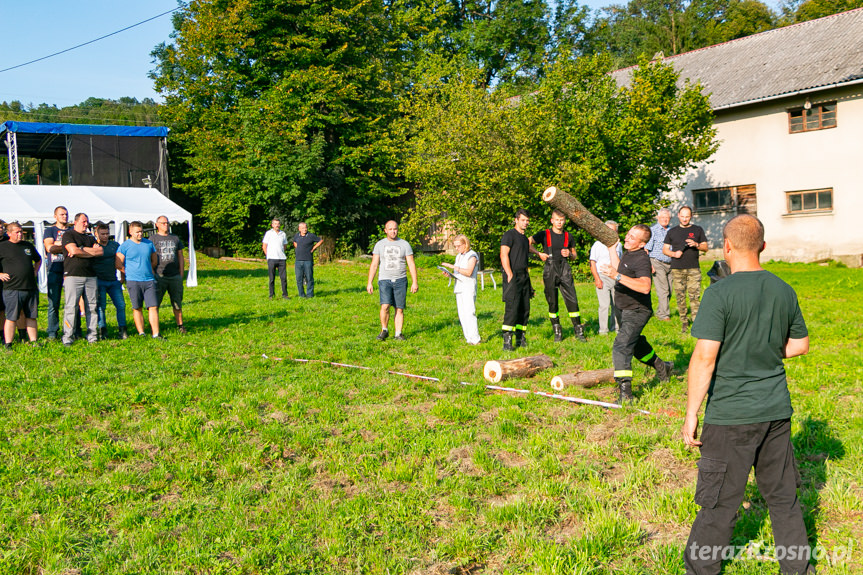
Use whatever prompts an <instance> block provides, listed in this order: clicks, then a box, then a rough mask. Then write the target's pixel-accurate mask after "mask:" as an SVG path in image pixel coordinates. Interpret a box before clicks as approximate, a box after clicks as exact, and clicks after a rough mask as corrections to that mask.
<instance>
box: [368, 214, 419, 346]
mask: <svg viewBox="0 0 863 575" xmlns="http://www.w3.org/2000/svg"><path fill="white" fill-rule="evenodd" d="M384 231H385V232H386V234H387V237H386V238H384V239H382V240H380V241H379V242H378V243H376V244H375V247H374V249H373V250H372V265H371V266H370V267H369V281H368V284H367V285H366V291H367V292H369V293H370V294H372V293H374V291H375V288H374V286H373V284H372V282H373V281H374V279H375V273H376V272H377V271H378V266H379V265H380V273H379V274H378V290H380V302H381V333H380V334H378V340H380V341H383V340H385V339H386V338H387V337H388V336H389V330H388V326H389V321H390V307H394V308H396V317H395V320H394V323H395V329H396V335H395V338H394V339H397V340H399V341H401V340H404V339H405V337H404V335H402V326H403V325H404V320H405V318H404V310H405V304H406V301H407V291H408V279H407V273H405V272H406V269H407V270H409V271H410V272H411V286H410V289H411V293H417V289H419V285H418V284H417V268H416V265H415V264H414V252H413V250H412V249H411V246H410V244H409V243H407V242H406V241H404V240H403V239H401V238H399V237H398V234H399V225H398V224H397V223H396V222H394V221H393V220H390V221H388V222H387V223H386V225H385V226H384Z"/></svg>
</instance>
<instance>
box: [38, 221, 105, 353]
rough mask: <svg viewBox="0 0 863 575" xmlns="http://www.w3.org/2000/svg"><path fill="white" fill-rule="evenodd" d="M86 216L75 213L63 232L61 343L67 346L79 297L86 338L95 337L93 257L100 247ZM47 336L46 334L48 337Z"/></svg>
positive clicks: (96, 298)
mask: <svg viewBox="0 0 863 575" xmlns="http://www.w3.org/2000/svg"><path fill="white" fill-rule="evenodd" d="M89 228H90V219H89V218H88V217H87V214H84V213H79V214H76V215H75V221H74V225H73V227H72V229H67V230H66V231H65V233H63V242H62V246H63V249H65V250H66V254H65V256H64V258H63V291H64V292H65V294H66V302H65V306H64V308H63V345H65V346H67V347H68V346H70V345H72V341H74V339H75V318H76V317H78V316H79V307H78V301H79V300H81V299H82V298H83V301H84V315H85V316H86V318H87V341H88V342H90V343H96V342H97V341H98V340H99V333H98V324H99V317H98V315H97V314H96V306H97V305H98V301H99V288H98V282H97V281H96V272H95V270H94V269H93V258H95V257H97V256H101V255H102V253H103V251H102V246H100V245H99V244H98V242H96V238H94V237H93V236H92V235H90V234H89V233H87V232H88V230H89ZM49 337H50V336H49Z"/></svg>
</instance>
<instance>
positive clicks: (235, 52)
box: [154, 0, 434, 248]
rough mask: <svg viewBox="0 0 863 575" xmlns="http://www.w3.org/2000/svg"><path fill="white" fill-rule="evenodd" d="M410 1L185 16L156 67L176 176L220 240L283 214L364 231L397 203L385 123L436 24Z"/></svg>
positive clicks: (244, 241) (225, 7) (249, 5)
mask: <svg viewBox="0 0 863 575" xmlns="http://www.w3.org/2000/svg"><path fill="white" fill-rule="evenodd" d="M402 7H403V6H402V3H392V4H389V3H388V4H384V3H383V2H380V1H364V2H353V1H348V0H337V1H329V2H315V1H308V0H276V1H272V2H264V1H260V0H204V1H201V2H195V3H192V4H190V5H189V6H188V7H187V8H186V9H185V10H184V11H183V12H182V13H181V14H180V15H179V16H178V17H177V18H176V20H175V28H176V32H175V38H174V42H173V43H171V44H163V45H161V46H159V47H158V48H157V50H156V51H155V53H154V54H155V56H156V58H157V61H158V68H157V70H156V71H155V73H154V77H155V80H156V85H157V87H158V89H159V90H160V91H161V92H162V93H163V94H164V97H165V106H164V114H163V116H164V118H165V119H166V120H167V121H168V122H169V123H171V125H172V126H173V127H174V130H175V132H174V138H175V140H176V141H177V142H178V143H179V144H180V146H181V154H182V162H183V164H184V165H183V166H182V167H183V168H184V176H185V178H184V181H180V182H179V183H178V184H177V185H178V186H179V187H181V188H182V189H183V190H184V191H185V193H187V194H189V195H191V196H193V197H196V198H198V199H199V200H200V202H201V218H202V221H203V225H204V226H205V227H206V228H207V229H209V230H210V231H212V232H213V233H214V234H215V233H218V234H219V235H220V236H221V240H222V243H223V245H227V246H229V247H234V248H240V247H241V246H243V245H254V244H256V243H258V242H259V237H258V236H259V234H260V232H261V230H262V226H266V220H267V219H268V218H269V217H270V216H275V215H278V216H281V217H282V218H284V219H286V220H287V223H288V224H289V225H290V223H291V222H296V221H299V220H301V219H305V220H307V221H308V222H309V223H310V225H312V226H313V227H314V229H316V230H318V231H320V232H323V233H325V234H333V235H337V236H338V237H340V238H342V239H343V240H345V239H347V240H349V241H351V242H360V241H361V240H362V239H363V235H364V234H365V235H367V234H368V233H369V231H370V230H371V229H372V227H373V225H374V222H376V221H379V220H381V219H384V218H386V217H389V216H390V215H391V214H392V213H393V210H392V209H391V206H392V204H393V198H394V197H397V196H399V195H401V194H403V193H404V188H403V183H402V182H401V181H399V180H396V179H394V177H393V175H392V174H393V173H394V172H395V169H394V168H393V163H394V162H395V161H396V159H397V150H396V149H394V148H392V147H391V145H390V143H389V142H390V139H389V138H388V136H387V131H388V129H389V125H390V123H391V122H392V120H393V119H394V116H395V114H396V112H397V106H398V100H397V97H398V95H399V94H401V93H403V91H404V90H405V89H406V85H407V83H408V81H407V78H406V76H405V75H404V70H405V68H406V64H405V62H406V61H408V62H409V61H410V58H409V57H408V56H409V55H410V54H411V53H412V51H414V50H419V49H421V48H422V47H423V46H424V45H426V44H427V39H426V34H433V33H434V30H433V28H434V22H433V18H431V16H429V13H428V12H427V11H426V12H423V11H422V10H419V9H418V8H417V9H416V10H414V11H412V12H411V11H409V10H407V11H402V10H401V8H402ZM395 8H399V16H395V17H393V18H391V17H390V14H389V13H390V10H391V9H395ZM424 19H425V20H424ZM429 19H431V20H432V22H431V23H430V22H429ZM405 21H409V22H413V23H416V22H424V23H425V25H426V26H427V28H428V29H427V30H426V31H425V33H423V32H419V33H417V32H416V31H415V30H410V29H407V28H405V27H403V26H402V24H403V22H405ZM175 181H176V180H175Z"/></svg>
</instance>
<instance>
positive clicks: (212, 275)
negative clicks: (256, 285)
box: [198, 267, 269, 289]
mask: <svg viewBox="0 0 863 575" xmlns="http://www.w3.org/2000/svg"><path fill="white" fill-rule="evenodd" d="M268 275H269V272H267V268H266V267H263V268H260V269H246V270H198V279H199V280H204V279H235V280H236V279H246V278H262V279H263V281H264V289H266V282H267V277H268Z"/></svg>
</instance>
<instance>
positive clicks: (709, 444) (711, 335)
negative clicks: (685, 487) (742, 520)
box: [681, 215, 815, 574]
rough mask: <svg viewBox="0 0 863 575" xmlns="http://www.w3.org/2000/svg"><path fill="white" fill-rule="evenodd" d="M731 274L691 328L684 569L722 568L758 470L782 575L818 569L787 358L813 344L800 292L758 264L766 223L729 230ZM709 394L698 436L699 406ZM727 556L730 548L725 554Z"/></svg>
mask: <svg viewBox="0 0 863 575" xmlns="http://www.w3.org/2000/svg"><path fill="white" fill-rule="evenodd" d="M723 235H724V241H723V252H724V255H725V261H727V262H728V266H729V267H730V268H731V275H730V276H728V277H726V278H725V279H723V280H721V281H719V282H717V283H715V284H714V285H712V286H710V287H709V288H707V290H706V291H705V292H704V298H703V300H702V302H701V307H700V310H699V312H698V315H697V316H696V318H695V323H694V324H693V326H692V335H693V336H695V337H696V338H697V341H696V343H695V350H694V351H693V352H692V359H691V360H690V362H689V390H688V399H687V402H686V419H685V420H684V423H683V428H682V429H681V434H682V436H683V441H684V443H686V445H687V446H689V447H699V448H700V449H701V459H699V461H698V484H697V486H696V489H695V502H696V503H697V504H698V505H700V506H701V510H700V511H699V512H698V516H697V517H696V518H695V522H694V523H693V524H692V530H691V532H690V534H689V540H688V541H687V543H686V548H685V550H684V553H683V555H684V563H685V564H686V572H687V573H698V574H702V573H719V571H720V568H721V567H722V559H723V558H727V557H729V556H732V555H729V554H728V553H727V552H729V549H731V551H733V550H734V547H729V543H730V541H731V534H732V532H733V531H734V523H735V520H736V517H737V511H738V509H739V507H740V503H741V501H742V500H743V496H744V494H745V491H746V484H747V482H748V479H749V472H750V470H751V469H752V468H753V467H755V479H756V482H757V485H758V490H759V491H760V492H761V495H762V496H763V497H764V500H765V501H766V502H767V507H768V509H769V511H770V520H771V523H772V525H773V536H774V540H775V549H776V556H775V558H776V559H777V560H778V561H779V568H780V571H781V572H782V573H801V574H802V573H810V572H813V573H814V571H815V570H814V567H812V566H811V565H810V564H809V557H810V555H811V549H810V547H809V540H808V537H807V534H806V525H805V524H804V522H803V513H802V511H801V509H800V501H799V499H798V498H797V483H798V481H799V478H800V475H799V472H798V471H797V464H796V462H795V460H794V448H793V447H792V445H791V414H792V411H793V410H792V408H791V396H790V394H789V392H788V384H787V381H786V378H785V367H784V365H783V360H784V359H786V358H790V357H795V356H798V355H803V354H805V353H807V352H808V351H809V334H808V331H807V329H806V323H805V322H804V321H803V314H802V313H801V311H800V305H799V303H798V301H797V294H795V293H794V290H793V289H792V288H791V286H789V285H788V284H786V283H785V282H783V281H782V280H781V279H779V278H778V277H776V276H775V275H773V274H771V273H770V272H768V271H765V270H764V269H762V267H761V264H760V262H759V256H760V254H761V252H762V251H763V250H764V245H765V244H764V226H763V225H762V224H761V222H760V221H759V220H758V219H757V218H755V217H753V216H750V215H740V216H737V217H735V218H733V219H732V220H731V221H730V222H728V224H726V226H725V229H724V230H723ZM705 396H706V397H707V407H706V408H705V411H704V426H703V428H702V433H701V438H700V441H699V440H698V410H699V409H700V407H701V404H702V402H703V401H704V398H705ZM729 553H730V552H729Z"/></svg>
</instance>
